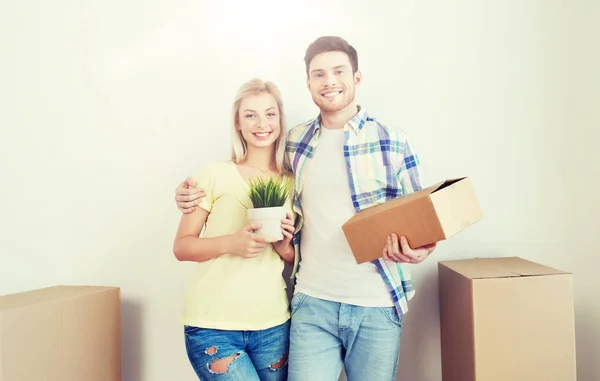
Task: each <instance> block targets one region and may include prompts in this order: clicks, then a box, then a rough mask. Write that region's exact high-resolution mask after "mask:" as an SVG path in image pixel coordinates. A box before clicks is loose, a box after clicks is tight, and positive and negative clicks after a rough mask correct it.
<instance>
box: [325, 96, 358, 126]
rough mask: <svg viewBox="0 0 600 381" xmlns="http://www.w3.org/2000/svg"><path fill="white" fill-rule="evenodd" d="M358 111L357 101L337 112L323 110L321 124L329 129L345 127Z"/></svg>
mask: <svg viewBox="0 0 600 381" xmlns="http://www.w3.org/2000/svg"><path fill="white" fill-rule="evenodd" d="M357 112H358V108H357V107H356V103H354V102H352V103H350V104H349V105H348V106H346V107H345V108H343V109H342V110H339V111H335V112H326V111H323V110H321V125H322V126H323V127H325V128H327V129H329V130H339V129H341V128H344V126H345V125H346V123H348V122H349V121H350V119H352V118H353V117H354V115H356V113H357Z"/></svg>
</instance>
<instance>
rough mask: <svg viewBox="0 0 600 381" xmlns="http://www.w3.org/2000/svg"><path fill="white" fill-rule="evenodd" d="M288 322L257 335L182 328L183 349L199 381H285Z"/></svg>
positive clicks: (286, 372) (257, 332)
mask: <svg viewBox="0 0 600 381" xmlns="http://www.w3.org/2000/svg"><path fill="white" fill-rule="evenodd" d="M289 332H290V321H289V320H288V321H287V322H285V323H283V324H281V325H278V326H275V327H273V328H268V329H264V330H261V331H222V330H218V329H206V328H198V327H192V326H184V333H185V347H186V350H187V354H188V358H189V360H190V363H191V365H192V368H194V371H195V372H196V374H197V375H198V378H200V379H201V380H202V381H213V380H219V381H285V380H287V374H288V364H287V358H288V350H289Z"/></svg>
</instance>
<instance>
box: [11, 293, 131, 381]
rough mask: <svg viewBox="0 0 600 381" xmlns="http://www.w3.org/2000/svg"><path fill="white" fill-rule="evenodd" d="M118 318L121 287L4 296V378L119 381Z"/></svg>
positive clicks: (37, 380)
mask: <svg viewBox="0 0 600 381" xmlns="http://www.w3.org/2000/svg"><path fill="white" fill-rule="evenodd" d="M120 321H121V315H120V290H119V288H114V287H95V286H56V287H49V288H43V289H38V290H32V291H26V292H21V293H16V294H10V295H4V296H0V381H41V380H44V381H83V380H85V381H120V380H121V335H120Z"/></svg>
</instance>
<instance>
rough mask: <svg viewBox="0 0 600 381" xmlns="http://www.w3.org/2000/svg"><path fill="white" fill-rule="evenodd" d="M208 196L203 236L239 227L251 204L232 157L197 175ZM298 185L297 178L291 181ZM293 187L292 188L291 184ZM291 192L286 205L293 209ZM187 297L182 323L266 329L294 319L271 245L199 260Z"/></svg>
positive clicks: (203, 204) (280, 264) (280, 261)
mask: <svg viewBox="0 0 600 381" xmlns="http://www.w3.org/2000/svg"><path fill="white" fill-rule="evenodd" d="M196 181H197V187H199V188H204V190H205V192H206V197H205V198H204V199H203V200H202V202H201V204H200V207H201V208H203V209H205V210H207V211H209V212H210V214H209V215H208V218H207V220H206V225H205V231H204V235H203V236H204V237H206V238H210V237H217V236H222V235H227V234H234V233H236V232H238V231H239V230H240V229H241V228H242V227H244V226H245V225H246V224H247V223H248V220H247V217H246V210H247V209H248V208H251V207H252V203H251V201H250V198H249V197H248V195H247V193H246V191H247V189H248V184H247V183H246V182H245V181H244V179H243V178H242V176H241V175H240V173H239V172H238V170H237V168H236V166H235V164H234V163H233V162H232V161H224V162H217V163H213V164H209V165H207V166H206V167H205V168H204V169H203V170H202V171H201V172H200V174H199V175H198V176H197V177H196ZM291 184H293V180H292V182H291ZM292 189H293V188H292ZM292 198H293V196H292V193H290V198H289V199H288V203H287V206H288V208H289V211H290V212H291V211H292V204H291V202H292V201H291V200H292ZM195 266H196V271H195V274H194V276H193V279H192V280H191V282H190V283H189V285H188V288H187V291H186V293H185V297H184V305H183V313H182V315H181V322H182V323H183V324H186V325H191V326H196V327H202V328H213V329H223V330H261V329H266V328H271V327H274V326H276V325H279V324H282V323H284V322H286V321H287V320H288V319H289V318H290V313H289V309H288V298H287V293H286V284H285V281H284V279H283V276H282V271H283V268H284V262H283V259H281V257H280V256H279V255H278V254H277V252H276V251H275V250H274V249H273V246H272V245H268V246H267V248H266V249H265V250H264V251H263V252H262V253H261V254H259V255H258V256H257V257H255V258H242V257H239V256H236V255H233V254H225V255H221V256H219V257H217V258H213V259H210V260H208V261H205V262H199V263H197V264H195Z"/></svg>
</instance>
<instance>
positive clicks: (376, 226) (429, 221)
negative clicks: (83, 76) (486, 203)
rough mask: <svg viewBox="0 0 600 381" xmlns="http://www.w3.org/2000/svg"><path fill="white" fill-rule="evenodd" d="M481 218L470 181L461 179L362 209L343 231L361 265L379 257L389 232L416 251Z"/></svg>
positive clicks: (453, 233)
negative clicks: (404, 240) (403, 237)
mask: <svg viewBox="0 0 600 381" xmlns="http://www.w3.org/2000/svg"><path fill="white" fill-rule="evenodd" d="M482 218H483V211H482V210H481V207H480V206H479V202H478V200H477V197H476V196H475V191H474V189H473V186H472V184H471V181H470V179H469V178H468V177H462V178H457V179H449V180H446V181H443V182H440V183H438V184H435V185H433V186H430V187H428V188H425V189H423V190H420V191H418V192H414V193H411V194H408V195H406V196H404V197H400V198H397V199H394V200H390V201H388V202H386V203H383V204H379V205H376V206H373V207H370V208H367V209H364V210H361V211H360V212H358V213H356V214H355V215H354V216H352V217H351V218H350V219H349V220H348V221H347V222H346V223H344V225H343V226H342V230H343V231H344V235H345V236H346V239H347V241H348V244H349V245H350V249H351V250H352V253H353V254H354V257H355V258H356V262H357V263H359V264H360V263H364V262H368V261H371V260H374V259H376V258H380V257H381V256H382V250H383V247H384V246H385V244H386V241H387V237H388V236H389V235H390V234H392V233H396V234H397V235H398V237H400V236H405V237H406V239H407V240H408V244H409V245H410V246H411V247H412V248H416V247H420V246H424V245H427V244H431V243H434V242H438V241H441V240H444V239H448V238H450V237H452V236H454V235H456V234H457V233H459V232H460V231H462V230H464V229H466V228H467V227H468V226H470V225H472V224H474V223H475V222H477V221H479V220H480V219H482Z"/></svg>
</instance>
